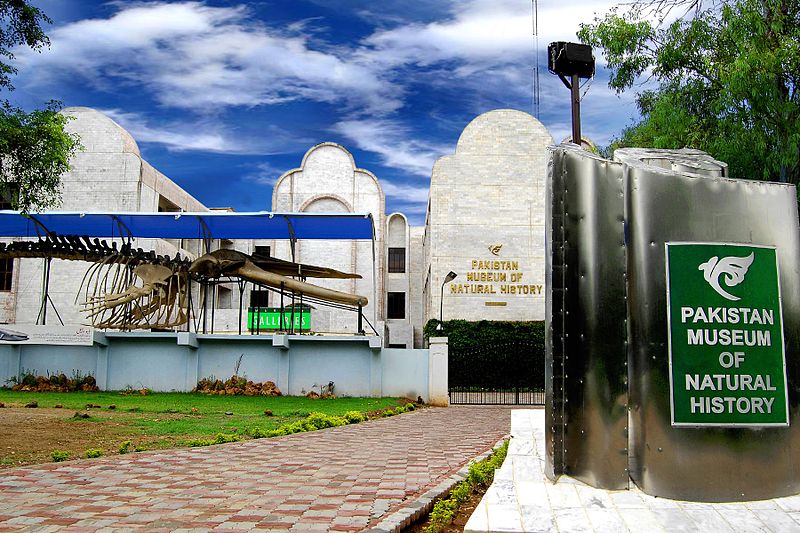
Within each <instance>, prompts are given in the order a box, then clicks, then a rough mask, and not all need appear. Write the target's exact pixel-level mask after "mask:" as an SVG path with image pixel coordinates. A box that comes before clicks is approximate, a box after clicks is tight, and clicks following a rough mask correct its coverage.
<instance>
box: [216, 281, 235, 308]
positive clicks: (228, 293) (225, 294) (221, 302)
mask: <svg viewBox="0 0 800 533" xmlns="http://www.w3.org/2000/svg"><path fill="white" fill-rule="evenodd" d="M217 308H219V309H233V291H232V290H230V289H229V288H228V287H223V286H222V285H217Z"/></svg>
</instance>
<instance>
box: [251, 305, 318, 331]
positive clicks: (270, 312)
mask: <svg viewBox="0 0 800 533" xmlns="http://www.w3.org/2000/svg"><path fill="white" fill-rule="evenodd" d="M256 316H258V325H257V326H256V320H255V317H256ZM292 316H294V328H293V329H296V330H309V329H311V311H309V310H308V309H304V310H303V311H302V312H301V311H300V310H299V309H296V310H295V311H294V314H293V313H292V311H291V309H288V310H287V309H284V310H283V326H281V309H280V307H268V308H261V309H259V310H258V313H256V312H255V310H254V309H252V308H251V309H248V310H247V328H248V329H253V330H255V329H264V330H269V329H279V330H288V329H292V328H291V326H292Z"/></svg>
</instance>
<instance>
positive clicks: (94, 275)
mask: <svg viewBox="0 0 800 533" xmlns="http://www.w3.org/2000/svg"><path fill="white" fill-rule="evenodd" d="M3 257H31V258H35V257H42V258H57V259H67V260H76V261H91V262H92V263H93V264H92V265H91V266H90V267H89V268H88V269H87V271H86V274H85V275H84V277H83V279H82V281H81V288H80V290H79V293H78V295H77V296H76V303H78V304H79V305H81V306H82V307H83V309H84V311H85V312H86V314H87V318H88V319H89V321H90V322H91V325H93V326H94V327H97V328H112V329H149V328H173V327H177V326H180V325H182V324H185V323H186V322H187V321H188V312H187V309H188V307H189V298H190V291H191V281H192V280H195V281H199V282H210V281H214V282H218V281H219V280H220V279H221V278H238V279H239V280H242V281H249V282H252V283H255V284H258V285H264V286H267V287H271V288H273V289H276V290H280V291H281V292H283V291H290V292H291V293H293V294H295V295H299V296H300V297H305V296H308V297H311V298H315V299H317V300H321V301H322V302H323V303H332V304H339V305H345V306H352V307H359V308H361V307H364V306H366V305H367V304H368V302H369V301H368V299H367V298H366V297H365V296H359V295H357V294H351V293H347V292H342V291H337V290H334V289H329V288H326V287H321V286H319V285H315V284H312V283H308V282H306V281H304V279H306V278H332V279H358V278H361V276H360V275H358V274H353V273H347V272H341V271H338V270H335V269H332V268H327V267H320V266H315V265H307V264H303V263H295V262H292V261H284V260H281V259H276V258H273V257H267V256H260V255H258V254H255V255H253V256H250V255H247V254H245V253H242V252H239V251H236V250H228V249H220V250H215V251H213V252H210V253H207V254H205V255H203V256H201V257H199V258H197V259H195V260H194V261H190V260H189V259H188V258H185V257H184V258H182V257H181V256H180V254H178V255H176V256H175V257H174V258H171V257H169V256H160V255H156V254H155V253H154V252H152V251H144V250H142V249H141V248H133V247H132V246H131V245H130V243H124V244H123V245H122V246H121V247H119V248H118V247H117V243H115V242H112V244H111V245H109V244H108V243H107V242H106V241H98V240H97V239H94V240H90V239H88V238H86V237H75V236H60V235H48V236H47V237H46V238H43V239H39V240H37V241H15V242H12V243H0V258H3ZM296 278H301V279H296ZM81 296H82V297H83V298H81ZM80 300H82V301H80Z"/></svg>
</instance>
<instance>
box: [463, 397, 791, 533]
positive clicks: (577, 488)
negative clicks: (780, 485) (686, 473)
mask: <svg viewBox="0 0 800 533" xmlns="http://www.w3.org/2000/svg"><path fill="white" fill-rule="evenodd" d="M511 435H512V437H513V438H512V439H511V444H510V445H509V449H508V457H507V458H506V460H505V462H504V463H503V466H502V467H501V468H500V469H499V470H498V471H497V473H496V474H495V480H494V483H492V486H491V487H490V488H489V491H488V492H487V493H486V495H485V496H484V497H483V500H481V503H480V504H479V505H478V507H477V508H476V509H475V512H474V513H473V514H472V516H471V517H470V519H469V522H467V525H466V527H465V528H464V531H465V532H467V533H486V532H490V531H491V532H506V531H508V532H545V531H553V532H560V533H573V532H576V533H577V532H598V533H601V532H602V533H606V532H607V533H620V532H626V531H630V532H634V533H640V532H641V533H653V532H670V533H671V532H674V531H681V532H683V531H711V532H713V533H722V532H730V531H735V532H750V531H759V532H775V533H787V532H798V533H800V496H790V497H787V498H776V499H774V500H764V501H754V502H738V503H697V502H685V501H677V500H667V499H664V498H655V497H653V496H648V495H647V494H644V493H642V492H641V491H640V490H638V489H636V488H635V487H633V488H632V489H631V490H622V491H613V490H602V489H595V488H593V487H590V486H588V485H586V484H584V483H581V482H580V481H576V480H574V479H572V478H570V477H568V476H562V477H561V478H560V479H559V481H558V483H555V484H554V483H551V482H550V481H548V480H547V478H545V476H544V410H543V409H519V410H515V411H513V412H512V414H511Z"/></svg>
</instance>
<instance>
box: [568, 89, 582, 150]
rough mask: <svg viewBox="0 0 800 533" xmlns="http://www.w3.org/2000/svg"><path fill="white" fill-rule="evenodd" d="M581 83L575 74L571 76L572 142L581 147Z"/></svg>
mask: <svg viewBox="0 0 800 533" xmlns="http://www.w3.org/2000/svg"><path fill="white" fill-rule="evenodd" d="M580 89H581V83H580V79H579V78H578V75H577V74H573V75H572V83H571V86H570V90H571V91H572V142H574V143H575V144H577V145H578V146H583V140H582V138H581V92H580Z"/></svg>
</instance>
